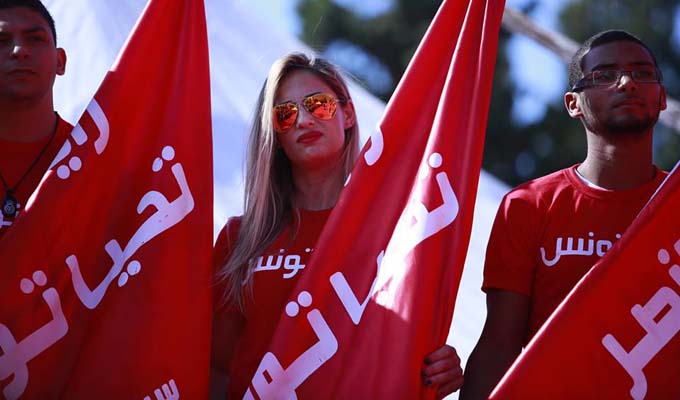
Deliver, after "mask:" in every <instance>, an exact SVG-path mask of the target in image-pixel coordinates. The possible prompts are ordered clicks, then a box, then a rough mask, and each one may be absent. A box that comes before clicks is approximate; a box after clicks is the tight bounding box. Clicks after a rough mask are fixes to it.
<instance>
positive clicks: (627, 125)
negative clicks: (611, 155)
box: [601, 115, 658, 135]
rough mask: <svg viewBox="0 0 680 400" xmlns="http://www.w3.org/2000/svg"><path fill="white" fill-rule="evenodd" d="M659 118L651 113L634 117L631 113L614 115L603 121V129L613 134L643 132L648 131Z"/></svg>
mask: <svg viewBox="0 0 680 400" xmlns="http://www.w3.org/2000/svg"><path fill="white" fill-rule="evenodd" d="M657 119H658V117H657V118H654V117H652V116H651V115H646V116H644V117H634V116H631V115H626V116H623V117H621V116H619V117H614V116H610V117H608V118H606V119H605V120H604V121H602V123H601V127H602V130H603V131H604V132H606V133H609V134H612V135H621V134H633V135H634V134H643V133H646V132H648V131H649V130H650V129H652V128H653V127H654V124H656V121H657Z"/></svg>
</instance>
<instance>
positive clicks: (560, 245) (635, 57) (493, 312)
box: [461, 31, 666, 400]
mask: <svg viewBox="0 0 680 400" xmlns="http://www.w3.org/2000/svg"><path fill="white" fill-rule="evenodd" d="M661 81H662V79H661V72H660V71H659V69H658V67H657V63H656V59H655V57H654V55H653V54H652V52H651V51H650V49H649V48H648V47H647V46H646V45H645V44H644V43H642V42H641V41H640V40H639V39H637V38H636V37H634V36H632V35H630V34H629V33H627V32H623V31H606V32H602V33H599V34H597V35H595V36H593V37H591V38H590V39H588V40H587V41H586V42H585V43H584V44H583V45H582V46H581V48H580V49H579V50H578V51H577V52H576V54H575V55H574V57H573V59H572V62H571V64H570V66H569V84H570V86H571V89H570V90H569V91H568V92H567V93H566V94H565V96H564V102H565V106H566V108H567V112H568V113H569V115H570V116H571V117H572V118H577V119H580V120H581V123H582V124H583V127H584V128H585V133H586V138H587V143H588V153H587V155H586V158H585V160H584V161H583V162H582V163H581V164H577V165H574V166H572V167H570V168H566V169H564V170H561V171H558V172H555V173H552V174H550V175H547V176H544V177H541V178H538V179H535V180H533V181H530V182H527V183H525V184H523V185H521V186H519V187H517V188H515V189H514V190H512V191H511V192H510V193H508V194H507V195H506V196H505V198H504V199H503V202H502V203H501V206H500V209H499V210H498V214H497V216H496V220H495V222H494V227H493V230H492V233H491V237H490V239H489V244H488V247H487V255H486V261H485V269H484V283H483V287H482V289H483V290H484V291H485V292H486V294H487V319H486V324H485V325H484V329H483V331H482V335H481V337H480V339H479V342H478V343H477V346H476V347H475V349H474V351H473V352H472V354H471V355H470V359H469V360H468V365H467V368H466V371H465V383H464V386H463V390H462V392H461V399H466V400H467V399H486V398H488V396H489V394H490V393H491V391H492V390H493V388H494V387H495V386H496V384H497V383H498V382H499V380H500V379H501V377H502V376H503V375H504V374H505V372H506V370H507V369H508V368H509V367H510V365H511V364H512V362H513V361H514V360H515V358H516V357H517V356H518V355H519V353H520V352H521V351H522V348H523V347H524V346H525V345H526V344H527V343H528V341H529V340H530V339H531V337H532V336H533V335H534V334H535V333H536V331H537V330H538V329H539V328H540V327H541V325H542V324H543V323H544V322H545V321H546V319H547V318H548V317H549V316H550V314H551V313H552V312H553V311H554V310H555V308H556V307H557V306H558V305H559V303H560V302H561V301H562V300H563V299H564V298H565V297H566V295H567V294H568V293H569V291H571V289H572V288H573V287H574V285H576V283H577V282H578V281H579V280H580V279H581V278H582V277H583V275H584V274H585V273H586V272H588V270H589V269H590V268H591V267H592V265H593V264H595V263H596V262H597V260H598V259H599V258H600V257H602V256H603V255H604V254H605V253H606V251H607V250H609V249H610V248H611V247H612V246H613V245H614V243H615V242H616V241H617V240H618V239H619V238H620V237H621V235H622V234H623V233H624V232H625V230H626V228H627V227H628V226H629V225H630V223H631V222H632V220H633V219H634V218H635V216H636V215H637V213H638V212H639V211H640V209H642V207H644V205H645V204H646V202H647V200H648V199H649V198H650V196H651V195H652V194H653V193H654V191H655V190H656V188H657V187H658V186H659V184H660V183H661V182H662V180H663V179H664V177H665V176H666V173H665V172H663V171H661V170H659V169H658V168H657V167H656V166H655V165H654V164H653V162H652V134H653V130H654V125H655V123H656V121H657V119H658V117H659V113H660V111H661V110H663V109H665V108H666V92H665V89H664V86H663V85H662V84H661ZM575 384H577V383H575Z"/></svg>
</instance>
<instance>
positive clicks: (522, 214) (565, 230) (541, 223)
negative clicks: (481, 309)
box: [482, 165, 667, 342]
mask: <svg viewBox="0 0 680 400" xmlns="http://www.w3.org/2000/svg"><path fill="white" fill-rule="evenodd" d="M576 167H577V166H576V165H575V166H573V167H570V168H567V169H564V170H561V171H558V172H555V173H552V174H550V175H547V176H545V177H542V178H538V179H535V180H533V181H531V182H527V183H525V184H523V185H521V186H519V187H518V188H516V189H514V190H512V191H511V192H510V193H508V194H507V195H506V196H505V198H504V199H503V201H502V203H501V206H500V208H499V210H498V214H497V216H496V220H495V221H494V227H493V229H492V232H491V236H490V238H489V244H488V247H487V253H486V261H485V268H484V284H483V286H482V289H483V290H485V291H486V290H488V289H491V288H494V289H503V290H511V291H514V292H518V293H521V294H525V295H527V296H530V297H531V302H530V314H529V329H528V337H527V342H528V340H529V339H531V337H532V336H533V335H534V334H535V333H536V332H537V331H538V329H539V328H540V327H541V325H543V323H544V322H545V320H546V319H547V318H548V317H549V316H550V314H551V313H552V312H553V311H554V310H555V308H556V307H557V305H558V304H559V303H560V302H561V301H562V300H563V299H564V298H565V297H566V296H567V294H568V293H569V291H571V289H572V288H573V287H574V286H575V285H576V283H577V282H578V281H579V280H580V279H581V278H582V277H583V275H585V274H586V272H588V270H589V269H590V268H591V267H592V266H593V265H594V264H595V263H596V262H597V261H598V260H599V259H600V257H601V255H602V254H604V253H605V252H606V251H607V250H608V249H609V248H610V247H611V246H612V244H613V243H616V241H618V238H620V237H621V235H622V234H623V233H624V232H625V230H626V229H627V228H628V226H629V225H630V223H631V221H633V219H634V218H635V216H636V215H637V214H638V213H639V212H640V210H641V209H642V207H644V205H645V204H646V203H647V201H648V200H649V198H650V197H651V196H652V194H653V193H654V191H655V190H656V188H657V187H658V186H659V185H660V184H661V182H662V181H663V179H664V178H665V177H666V175H667V174H666V173H665V172H663V171H661V170H659V169H657V171H656V175H655V178H654V179H653V180H652V181H650V182H649V183H647V184H645V185H642V186H640V187H638V188H634V189H630V190H618V191H613V190H605V189H598V188H593V187H589V186H588V185H586V184H585V183H584V182H583V181H582V180H581V179H580V178H579V177H578V176H577V175H576V171H575V169H576ZM558 249H559V250H558ZM568 249H571V250H568ZM579 249H581V253H585V254H568V253H569V252H572V250H573V251H578V250H579ZM598 253H599V254H598Z"/></svg>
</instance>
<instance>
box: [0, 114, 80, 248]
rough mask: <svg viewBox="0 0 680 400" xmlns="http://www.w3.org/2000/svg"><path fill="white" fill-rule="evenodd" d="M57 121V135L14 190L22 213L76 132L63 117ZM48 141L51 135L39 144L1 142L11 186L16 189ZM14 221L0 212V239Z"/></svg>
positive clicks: (2, 165) (1, 162)
mask: <svg viewBox="0 0 680 400" xmlns="http://www.w3.org/2000/svg"><path fill="white" fill-rule="evenodd" d="M57 118H58V122H57V132H56V133H55V134H54V137H53V138H52V140H51V142H50V144H49V145H48V147H47V149H46V150H45V152H44V153H43V155H42V156H40V159H39V160H38V162H37V163H36V164H35V166H33V168H31V170H30V171H29V172H28V175H26V177H25V178H24V179H23V181H21V184H19V186H18V187H16V190H15V191H14V194H13V196H14V198H15V199H17V201H18V203H19V204H20V205H21V208H20V209H19V213H21V209H23V208H24V206H25V204H26V202H27V201H28V198H29V197H31V194H33V191H34V190H35V189H36V188H37V187H38V184H39V183H40V180H41V179H42V177H43V175H45V172H46V171H47V168H48V167H49V166H50V164H51V163H52V161H53V160H54V158H55V157H56V156H57V153H58V152H59V149H61V146H62V145H63V144H64V142H65V141H66V138H67V137H68V135H69V134H70V133H71V130H72V129H73V126H71V125H70V124H69V123H68V122H66V121H64V120H63V119H61V117H59V116H57ZM49 140H50V137H49V136H48V137H45V138H42V139H40V140H38V141H36V142H26V143H23V142H10V141H7V140H3V139H0V173H1V174H2V177H3V178H4V179H5V182H6V183H7V185H9V187H13V186H15V185H16V184H17V182H19V180H20V179H21V177H22V176H23V175H24V173H26V171H27V170H28V169H29V167H30V165H31V164H32V163H33V161H34V160H35V159H36V157H37V156H38V154H39V153H40V151H41V150H42V149H43V148H44V147H45V145H46V144H47V142H48V141H49ZM4 198H5V190H4V188H3V187H0V201H2V199H4ZM14 219H15V218H6V217H3V215H2V213H0V239H1V238H2V237H3V236H4V234H5V232H7V231H8V230H9V228H10V226H12V223H13V221H14Z"/></svg>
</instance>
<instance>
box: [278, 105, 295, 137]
mask: <svg viewBox="0 0 680 400" xmlns="http://www.w3.org/2000/svg"><path fill="white" fill-rule="evenodd" d="M297 115H298V107H297V104H295V103H283V104H278V105H276V106H274V130H276V131H277V132H285V131H287V130H288V129H290V127H291V126H293V124H294V123H295V120H297Z"/></svg>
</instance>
